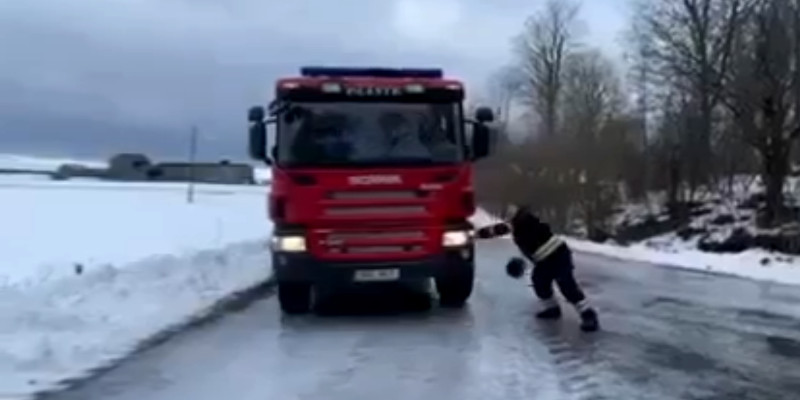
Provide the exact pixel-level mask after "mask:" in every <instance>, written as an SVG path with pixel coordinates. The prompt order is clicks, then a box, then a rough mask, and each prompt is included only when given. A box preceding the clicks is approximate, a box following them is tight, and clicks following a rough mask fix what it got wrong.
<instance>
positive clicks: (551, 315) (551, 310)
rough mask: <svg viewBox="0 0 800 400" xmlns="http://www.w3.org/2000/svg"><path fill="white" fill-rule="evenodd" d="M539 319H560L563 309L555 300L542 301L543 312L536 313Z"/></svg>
mask: <svg viewBox="0 0 800 400" xmlns="http://www.w3.org/2000/svg"><path fill="white" fill-rule="evenodd" d="M536 318H539V319H559V318H561V307H559V306H558V302H556V301H555V300H554V299H548V300H542V310H541V311H539V312H538V313H536Z"/></svg>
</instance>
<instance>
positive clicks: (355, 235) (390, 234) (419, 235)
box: [327, 231, 425, 242]
mask: <svg viewBox="0 0 800 400" xmlns="http://www.w3.org/2000/svg"><path fill="white" fill-rule="evenodd" d="M424 238H425V232H423V231H379V232H376V231H370V232H333V233H330V234H328V238H327V239H328V241H329V242H337V241H345V240H348V239H424Z"/></svg>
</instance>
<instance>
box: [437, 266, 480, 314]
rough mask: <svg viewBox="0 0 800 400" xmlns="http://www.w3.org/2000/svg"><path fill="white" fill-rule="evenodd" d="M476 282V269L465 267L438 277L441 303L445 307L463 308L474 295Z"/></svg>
mask: <svg viewBox="0 0 800 400" xmlns="http://www.w3.org/2000/svg"><path fill="white" fill-rule="evenodd" d="M474 282H475V270H474V269H472V268H464V270H462V271H458V272H457V273H453V274H448V275H447V276H443V277H440V278H436V291H437V292H439V304H440V305H442V306H444V307H451V308H461V307H463V306H464V304H466V302H467V299H468V298H469V296H470V295H472V287H473V284H474Z"/></svg>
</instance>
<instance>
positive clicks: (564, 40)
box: [516, 0, 579, 137]
mask: <svg viewBox="0 0 800 400" xmlns="http://www.w3.org/2000/svg"><path fill="white" fill-rule="evenodd" d="M578 10H579V8H578V6H577V4H576V3H572V2H571V1H570V0H548V2H547V3H546V4H545V8H544V10H543V11H542V12H540V13H538V14H536V15H534V16H532V17H530V18H529V19H528V20H527V21H526V22H525V30H524V32H523V34H522V35H520V36H519V37H518V39H517V43H516V50H517V56H518V58H519V65H520V69H521V72H522V75H523V76H524V82H523V92H522V93H521V98H522V100H524V101H526V102H527V103H528V104H529V105H530V106H531V107H532V108H533V110H534V111H536V113H537V114H538V116H539V118H541V121H542V131H543V133H544V135H545V136H547V137H552V136H554V135H555V134H556V132H557V131H558V104H559V102H560V95H561V92H562V86H563V83H562V78H563V68H564V61H565V59H566V57H567V56H568V55H569V53H570V52H571V50H572V49H573V47H574V44H575V20H576V17H577V13H578Z"/></svg>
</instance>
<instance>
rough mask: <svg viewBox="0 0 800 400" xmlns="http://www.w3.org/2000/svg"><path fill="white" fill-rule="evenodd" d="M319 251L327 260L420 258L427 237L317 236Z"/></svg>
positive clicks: (405, 233)
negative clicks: (354, 257) (393, 256)
mask: <svg viewBox="0 0 800 400" xmlns="http://www.w3.org/2000/svg"><path fill="white" fill-rule="evenodd" d="M318 235H319V236H317V238H318V240H317V242H316V243H317V244H318V245H319V247H318V250H319V251H321V252H322V253H324V255H327V256H333V257H338V258H342V257H346V256H347V255H354V256H359V257H364V256H370V255H374V256H386V255H396V256H400V257H403V256H408V257H412V256H419V255H422V254H424V253H425V250H426V249H425V246H426V245H427V244H429V242H430V239H431V237H430V235H429V234H428V233H427V232H425V231H424V230H415V229H398V230H380V231H378V230H372V229H370V230H347V231H332V232H330V231H329V232H319V234H318Z"/></svg>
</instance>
